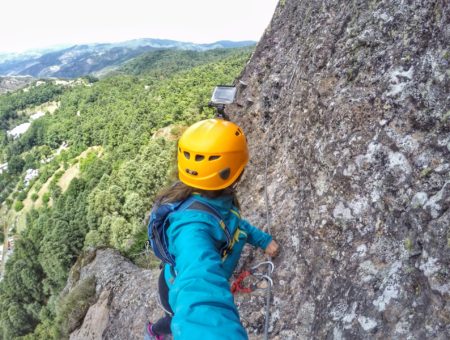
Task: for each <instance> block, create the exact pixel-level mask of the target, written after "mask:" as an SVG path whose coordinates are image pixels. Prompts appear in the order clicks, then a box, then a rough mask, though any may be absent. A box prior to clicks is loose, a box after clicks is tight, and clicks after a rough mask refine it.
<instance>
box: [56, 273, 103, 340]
mask: <svg viewBox="0 0 450 340" xmlns="http://www.w3.org/2000/svg"><path fill="white" fill-rule="evenodd" d="M93 302H95V277H89V278H87V279H84V280H83V281H81V282H79V283H78V284H77V285H76V286H75V288H74V289H72V290H71V291H70V292H69V293H68V294H67V295H66V296H64V297H63V298H62V299H61V301H60V303H59V305H58V308H57V316H56V323H57V324H58V325H59V327H60V330H61V335H62V337H63V338H66V337H68V336H69V334H70V332H72V331H74V330H75V329H76V328H77V327H79V326H80V324H81V322H82V321H83V318H84V316H85V315H86V313H87V311H88V309H89V307H90V305H91V304H92V303H93Z"/></svg>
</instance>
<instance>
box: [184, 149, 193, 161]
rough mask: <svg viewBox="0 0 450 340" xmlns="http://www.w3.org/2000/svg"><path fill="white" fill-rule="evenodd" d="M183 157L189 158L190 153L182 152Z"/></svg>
mask: <svg viewBox="0 0 450 340" xmlns="http://www.w3.org/2000/svg"><path fill="white" fill-rule="evenodd" d="M184 157H186V159H189V158H191V154H190V153H189V152H187V151H185V152H184Z"/></svg>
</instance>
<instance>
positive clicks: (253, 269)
mask: <svg viewBox="0 0 450 340" xmlns="http://www.w3.org/2000/svg"><path fill="white" fill-rule="evenodd" d="M263 265H268V266H269V267H268V268H269V275H272V273H273V271H274V269H275V265H274V264H273V262H272V261H264V262H260V263H258V264H256V265H254V266H253V267H251V268H250V271H251V272H252V274H253V275H255V274H257V275H259V276H261V275H260V273H253V272H254V271H255V270H256V269H258V268H259V267H261V266H263Z"/></svg>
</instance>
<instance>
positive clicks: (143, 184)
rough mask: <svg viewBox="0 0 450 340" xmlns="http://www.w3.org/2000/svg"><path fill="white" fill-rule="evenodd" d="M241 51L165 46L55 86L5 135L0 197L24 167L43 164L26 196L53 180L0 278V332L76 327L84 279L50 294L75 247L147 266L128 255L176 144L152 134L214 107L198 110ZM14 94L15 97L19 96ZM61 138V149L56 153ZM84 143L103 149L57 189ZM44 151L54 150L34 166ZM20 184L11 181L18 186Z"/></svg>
mask: <svg viewBox="0 0 450 340" xmlns="http://www.w3.org/2000/svg"><path fill="white" fill-rule="evenodd" d="M249 54H250V49H243V50H237V51H214V52H210V53H203V54H202V53H197V52H195V53H191V52H189V53H188V52H186V53H184V52H183V53H178V54H177V53H174V52H167V51H165V52H160V54H159V58H160V60H158V58H156V59H155V55H156V56H157V55H158V54H155V55H152V56H150V55H149V56H146V57H145V58H147V59H136V61H135V62H134V64H133V63H132V64H129V65H127V66H126V68H124V69H123V70H122V71H121V72H122V74H120V75H117V76H113V77H110V78H107V79H103V80H100V81H95V79H92V83H93V84H92V86H90V87H88V86H78V87H74V88H73V89H70V90H66V91H64V93H62V92H61V93H57V92H55V93H57V96H58V97H59V98H58V99H59V100H60V102H61V106H60V108H59V109H58V113H57V114H54V115H46V116H45V117H43V118H40V119H39V120H36V121H35V122H34V123H33V124H32V126H31V127H30V129H29V130H28V131H27V133H25V134H24V135H22V136H21V137H20V138H18V139H17V140H14V141H12V140H8V139H5V140H4V144H3V147H4V150H5V154H6V156H7V159H9V161H11V160H12V161H13V168H14V169H15V171H13V172H12V173H7V174H2V175H0V184H2V188H3V183H4V184H5V189H4V190H3V189H2V190H3V191H2V192H1V193H0V194H1V195H2V197H3V198H4V199H5V198H6V197H7V195H6V194H7V193H10V192H11V191H12V190H13V188H14V186H15V185H16V183H17V182H18V181H19V178H20V177H21V176H20V174H21V172H22V171H23V169H24V168H27V167H37V166H41V167H40V169H39V174H40V175H39V180H38V182H37V183H36V184H35V185H34V190H35V193H33V194H32V196H31V198H32V199H33V200H37V198H38V197H37V193H36V192H37V191H39V190H40V189H41V187H42V185H43V184H44V183H46V182H47V181H48V179H49V178H50V177H51V176H52V175H53V174H54V177H53V178H52V181H51V183H50V185H49V190H50V191H49V192H47V193H45V194H44V195H43V196H42V201H43V203H44V205H43V207H41V208H39V209H38V210H31V211H30V212H29V213H28V214H27V218H26V220H27V222H26V228H25V230H24V231H23V232H22V233H21V235H20V238H19V240H18V241H17V242H16V248H15V250H14V254H13V256H12V257H11V258H10V260H9V261H8V263H7V266H6V270H5V275H4V279H3V281H1V282H0V331H1V334H0V338H4V339H10V338H15V337H19V336H25V337H24V339H34V338H39V339H60V338H65V337H67V334H68V332H69V331H70V330H71V329H72V327H74V325H75V324H76V322H75V321H71V320H79V318H80V317H82V315H84V314H83V313H84V312H83V311H84V310H85V309H86V306H87V301H88V300H89V299H90V296H91V293H92V283H86V287H84V288H83V289H81V288H80V291H79V292H74V293H73V295H72V293H71V294H69V295H68V296H66V297H65V298H63V299H61V300H59V299H58V296H59V294H60V292H61V290H62V288H63V287H64V285H65V284H66V281H67V276H68V271H69V269H70V267H71V266H72V265H73V264H74V263H75V261H76V259H77V257H78V256H79V255H80V253H81V251H82V249H83V247H87V246H110V247H111V246H112V247H115V248H117V249H119V250H121V251H122V252H123V253H125V254H127V255H128V256H130V257H131V258H132V259H133V260H134V261H136V262H137V263H140V264H141V265H144V266H146V265H149V266H151V265H153V264H154V261H153V262H149V261H148V259H147V258H144V257H142V256H141V255H136V254H139V253H142V247H143V243H144V241H145V239H146V237H147V236H146V230H145V226H144V223H143V221H144V220H145V217H146V215H147V214H148V211H149V210H150V207H151V204H152V200H153V198H154V196H155V195H156V193H157V192H158V191H159V190H160V188H161V187H162V186H164V185H166V184H167V182H168V175H169V174H170V173H172V171H173V168H174V162H173V161H174V158H175V142H171V141H167V140H165V139H152V135H153V134H154V132H156V131H157V130H158V129H160V128H163V127H166V126H168V125H170V124H175V125H176V126H177V128H176V129H174V130H179V131H175V132H174V134H178V133H179V132H180V131H181V130H182V126H185V125H188V124H190V123H192V122H194V121H196V120H199V119H202V118H206V117H209V116H211V114H212V110H211V109H208V108H204V107H205V105H206V104H207V102H208V101H209V98H210V95H211V91H212V89H213V88H214V86H215V85H217V84H219V83H224V84H229V83H232V82H233V80H234V78H235V77H236V76H237V75H238V74H239V73H240V72H241V70H242V67H243V65H244V64H245V62H246V60H247V59H248V57H249ZM177 55H178V57H179V58H178V57H177ZM163 56H164V57H166V60H162V59H164V58H163ZM148 58H150V59H148ZM161 58H162V59H161ZM124 72H130V73H133V74H135V75H138V74H139V77H137V76H135V75H129V74H123V73H124ZM42 86H44V85H42ZM21 95H22V94H21V93H16V94H15V96H17V100H19V99H20V98H19V97H20V96H21ZM55 95H56V94H55ZM0 97H1V96H0ZM52 98H54V97H52ZM47 99H48V98H47ZM2 100H3V99H2ZM24 101H25V102H27V103H30V101H27V100H25V99H24ZM33 103H34V102H33ZM27 105H30V104H27ZM16 106H17V105H16ZM16 106H15V107H16ZM19 106H20V105H19ZM19 106H17V107H19ZM17 107H16V108H15V109H17ZM12 119H16V118H12ZM10 123H11V120H8V124H10ZM63 142H67V143H68V144H69V146H70V147H69V149H68V150H65V151H64V152H62V153H61V154H60V155H59V156H57V155H55V149H56V148H58V147H59V146H60V145H61V144H62V143H63ZM90 146H101V147H102V148H101V152H100V151H98V152H97V153H96V152H90V153H88V154H87V156H86V157H85V158H83V159H81V160H80V174H79V176H78V177H77V178H75V179H73V180H72V182H71V183H70V185H69V187H68V188H67V190H66V191H65V192H62V190H61V188H60V187H59V186H58V185H57V182H58V180H59V179H60V178H61V176H62V174H63V173H64V171H58V169H59V168H60V167H61V165H64V168H65V170H67V166H68V164H75V163H76V162H77V161H76V159H75V157H77V156H78V155H79V154H80V153H81V152H82V151H84V150H86V149H87V148H88V147H90ZM50 156H55V157H54V158H53V160H52V161H51V162H50V163H47V164H45V165H42V163H41V161H42V160H44V159H48V158H49V157H50ZM20 160H22V162H23V163H22V164H21V161H20ZM14 162H15V163H16V164H14ZM69 171H70V169H69ZM55 172H56V173H55ZM13 174H14V175H13ZM10 183H12V184H10ZM11 185H12V188H10V187H11ZM7 187H8V188H7ZM21 187H23V185H20V183H19V185H18V186H17V190H21V189H20V188H21ZM28 190H29V189H28ZM24 192H26V190H24ZM5 195H6V196H5ZM16 195H19V194H18V193H16ZM50 197H51V198H52V201H51V205H50V204H49V202H50ZM11 203H12V202H10V204H11ZM15 204H16V205H17V204H22V202H20V201H17V202H16V203H15ZM22 206H23V204H22ZM20 209H22V208H20ZM20 209H19V210H20ZM94 285H95V284H94ZM80 287H83V286H82V285H80ZM78 311H80V313H78ZM66 321H67V322H66ZM33 332H34V333H33Z"/></svg>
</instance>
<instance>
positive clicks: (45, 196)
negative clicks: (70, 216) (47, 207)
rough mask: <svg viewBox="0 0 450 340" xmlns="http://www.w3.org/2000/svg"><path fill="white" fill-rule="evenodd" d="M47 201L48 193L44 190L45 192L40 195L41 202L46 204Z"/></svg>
mask: <svg viewBox="0 0 450 340" xmlns="http://www.w3.org/2000/svg"><path fill="white" fill-rule="evenodd" d="M49 201H50V193H48V192H46V193H45V194H43V195H42V202H44V203H45V204H47V203H48V202H49Z"/></svg>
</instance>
